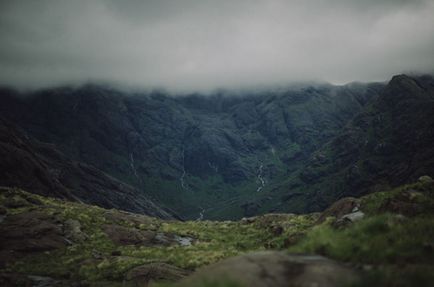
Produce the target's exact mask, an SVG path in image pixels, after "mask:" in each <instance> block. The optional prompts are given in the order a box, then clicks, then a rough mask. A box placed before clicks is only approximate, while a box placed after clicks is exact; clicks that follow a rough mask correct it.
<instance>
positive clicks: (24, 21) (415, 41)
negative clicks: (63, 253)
mask: <svg viewBox="0 0 434 287" xmlns="http://www.w3.org/2000/svg"><path fill="white" fill-rule="evenodd" d="M0 39H1V45H0V84H9V85H14V86H18V87H30V88H31V87H42V86H50V85H60V84H66V83H81V82H86V81H110V82H115V83H121V84H125V85H133V86H139V87H164V88H167V89H173V90H209V89H214V88H217V87H223V88H237V87H249V86H252V85H273V84H284V83H290V82H295V81H306V80H321V81H330V82H334V83H343V82H348V81H353V80H359V81H373V80H380V81H381V80H386V79H388V78H389V77H390V76H391V75H393V74H396V73H400V72H407V71H414V72H433V70H434V1H431V0H363V1H361V0H311V1H309V0H291V1H290V0H288V1H284V0H263V1H260V0H249V1H248V0H239V1H235V0H232V1H226V0H219V1H209V0H197V1H192V0H190V1H182V0H177V1H165V0H153V1H151V0H149V1H140V0H131V1H116V0H94V1H84V0H83V1H79V0H78V1H77V0H74V1H68V0H65V1H59V0H52V1H48V0H42V1H12V0H11V1H0Z"/></svg>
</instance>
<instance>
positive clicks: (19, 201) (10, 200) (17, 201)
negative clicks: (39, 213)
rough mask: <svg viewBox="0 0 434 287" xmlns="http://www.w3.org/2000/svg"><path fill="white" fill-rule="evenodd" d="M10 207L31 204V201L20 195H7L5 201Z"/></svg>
mask: <svg viewBox="0 0 434 287" xmlns="http://www.w3.org/2000/svg"><path fill="white" fill-rule="evenodd" d="M3 204H4V205H5V206H6V207H8V208H20V207H26V206H29V205H30V203H29V202H28V201H27V200H25V199H24V198H22V197H21V196H19V195H15V196H11V197H7V198H6V199H5V200H4V203H3Z"/></svg>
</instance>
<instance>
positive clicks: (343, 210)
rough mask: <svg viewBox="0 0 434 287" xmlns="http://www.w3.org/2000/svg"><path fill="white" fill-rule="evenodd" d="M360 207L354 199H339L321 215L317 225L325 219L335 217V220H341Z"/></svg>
mask: <svg viewBox="0 0 434 287" xmlns="http://www.w3.org/2000/svg"><path fill="white" fill-rule="evenodd" d="M359 207H360V201H359V199H357V198H354V197H345V198H342V199H339V200H338V201H336V202H335V203H333V204H332V205H331V206H330V207H329V208H327V209H326V210H325V211H324V212H323V213H321V215H320V217H319V218H318V221H317V223H322V222H324V221H325V220H326V218H327V217H335V218H336V219H337V220H339V219H341V218H342V216H344V215H346V214H349V213H352V212H356V211H357V210H358V209H359Z"/></svg>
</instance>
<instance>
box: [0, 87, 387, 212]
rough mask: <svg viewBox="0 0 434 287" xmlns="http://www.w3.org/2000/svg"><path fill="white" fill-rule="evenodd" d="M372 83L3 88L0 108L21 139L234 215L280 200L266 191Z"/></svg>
mask: <svg viewBox="0 0 434 287" xmlns="http://www.w3.org/2000/svg"><path fill="white" fill-rule="evenodd" d="M382 87H383V86H382V85H381V84H366V85H365V84H351V85H346V86H339V87H338V86H331V85H317V86H305V87H298V88H292V89H281V90H269V91H260V92H257V91H256V92H249V93H247V92H246V93H238V94H236V95H235V94H232V93H229V92H222V93H217V94H214V95H210V96H203V95H189V96H169V95H166V94H164V93H150V94H131V93H121V92H119V91H116V90H112V89H109V88H105V87H100V86H91V85H89V86H84V87H81V88H77V89H70V88H59V89H50V90H44V91H39V92H35V93H30V94H27V95H21V97H20V96H19V95H16V94H14V92H13V91H3V92H2V93H1V97H2V98H1V102H2V103H3V104H2V106H1V108H0V109H1V113H2V114H3V115H4V116H5V117H7V118H8V119H9V120H10V121H12V122H14V123H16V124H17V125H19V126H20V127H22V128H23V129H24V130H25V131H26V132H28V133H29V134H30V135H31V136H33V137H35V138H37V139H38V140H40V141H43V142H49V143H53V144H55V145H56V148H58V149H59V150H61V151H62V152H63V153H64V154H66V155H67V156H68V157H70V158H72V159H74V160H76V161H80V162H84V163H87V164H90V165H92V166H95V167H96V168H98V169H100V170H102V171H103V172H105V173H107V174H110V175H111V176H113V177H115V178H117V179H118V180H120V181H123V182H127V183H128V184H130V185H132V186H134V187H136V188H137V189H140V190H141V191H142V192H143V194H145V195H147V196H149V197H151V198H153V199H155V200H159V201H161V202H163V203H164V204H165V205H167V206H169V207H170V208H173V209H174V210H176V211H177V212H178V213H179V214H182V215H183V216H185V217H187V218H193V219H196V218H200V216H201V214H202V215H204V216H205V218H239V217H242V216H244V215H252V214H255V213H258V212H263V211H261V210H260V209H263V210H264V211H271V210H272V209H273V208H274V207H276V206H278V205H280V204H281V203H282V200H281V196H283V195H282V194H280V195H279V194H277V195H274V191H275V190H276V188H277V189H278V188H279V187H280V186H282V183H284V182H285V181H286V180H287V179H288V178H291V177H293V176H294V174H295V173H294V172H295V171H297V170H298V169H299V168H300V167H301V166H302V165H303V164H304V163H305V162H306V161H307V160H308V159H309V157H310V155H311V154H312V152H314V151H315V150H316V149H318V148H319V147H321V146H322V145H323V144H324V143H325V142H327V141H329V140H331V139H332V138H333V137H334V136H336V135H337V134H338V133H339V132H340V131H341V130H342V128H343V127H344V126H345V125H346V123H347V122H348V121H349V120H350V119H351V118H352V117H353V116H354V115H355V114H357V113H359V112H360V111H362V110H363V108H364V107H365V106H366V104H367V103H369V102H370V101H371V100H372V99H374V98H376V97H377V94H378V92H379V90H381V88H382ZM255 199H258V202H259V203H258V204H259V206H260V207H259V209H258V207H257V206H256V203H252V200H255ZM265 205H266V206H267V207H264V208H263V207H262V206H265Z"/></svg>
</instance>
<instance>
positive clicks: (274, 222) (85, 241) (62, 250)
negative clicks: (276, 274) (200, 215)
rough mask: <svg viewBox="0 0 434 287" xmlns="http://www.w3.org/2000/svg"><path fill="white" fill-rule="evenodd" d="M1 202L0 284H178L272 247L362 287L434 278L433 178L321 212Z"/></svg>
mask: <svg viewBox="0 0 434 287" xmlns="http://www.w3.org/2000/svg"><path fill="white" fill-rule="evenodd" d="M348 202H350V203H351V202H355V203H357V208H356V209H354V210H351V209H350V211H349V213H350V214H354V213H357V212H358V213H359V214H361V213H363V214H364V216H362V217H360V218H359V219H358V220H353V221H351V220H350V221H348V220H343V219H344V218H345V216H343V214H342V212H341V211H342V210H343V209H344V208H347V207H348ZM339 204H340V205H339ZM342 204H344V205H342ZM345 204H347V207H345ZM0 205H1V211H2V214H4V215H5V217H4V216H3V217H2V218H3V222H1V223H0V229H1V230H0V232H1V233H0V238H1V240H2V250H1V251H2V252H0V254H1V256H0V258H1V259H2V260H1V263H2V264H3V265H2V270H1V272H0V275H1V276H0V280H3V279H4V278H5V276H11V274H21V275H22V274H25V275H38V276H47V277H50V278H55V279H56V280H60V282H62V283H63V284H66V285H67V284H69V283H71V282H81V283H83V284H88V285H90V286H117V285H119V286H120V285H122V284H123V285H122V286H130V285H131V286H134V284H136V283H137V280H144V279H143V278H145V279H146V280H156V281H158V282H160V281H161V280H163V281H165V280H168V281H173V280H175V281H176V280H179V279H180V278H182V277H184V276H187V275H188V274H189V273H191V272H192V271H194V270H196V269H197V268H199V267H202V266H205V265H209V264H212V263H215V262H217V261H221V260H222V259H225V258H228V257H232V256H236V255H241V254H246V253H248V252H252V251H258V250H267V249H274V250H288V251H289V252H291V253H303V254H306V253H307V254H318V255H323V256H326V257H328V258H331V259H335V260H337V261H339V262H345V263H347V264H348V266H351V267H352V268H354V269H355V270H357V272H359V273H360V274H362V281H361V282H360V285H361V286H374V285H375V286H414V284H417V286H429V284H430V283H431V282H432V280H434V277H433V275H432V274H434V272H433V271H434V268H433V266H434V242H433V238H434V183H433V181H432V180H430V179H429V178H425V179H423V180H421V181H419V182H417V183H414V184H410V185H405V186H401V187H398V188H395V189H393V190H389V191H383V192H377V193H372V194H370V195H367V196H364V197H362V198H360V199H348V200H345V199H344V200H343V201H341V202H337V203H336V205H338V207H339V206H341V207H339V208H336V207H335V208H333V206H331V207H330V208H329V209H328V210H326V211H325V212H324V213H323V215H324V216H321V217H320V215H319V214H315V213H314V214H307V215H292V214H268V215H264V216H258V217H253V218H246V219H243V220H240V221H223V222H217V221H187V222H181V221H167V220H160V219H155V218H151V217H147V216H142V215H136V214H132V213H126V212H120V211H117V210H106V209H102V208H99V207H95V206H89V205H84V204H79V203H70V202H64V201H60V200H55V199H51V198H45V197H41V196H37V195H33V194H30V193H27V192H24V191H22V190H18V189H9V188H3V189H1V193H0ZM349 206H350V208H353V206H352V205H349ZM357 209H359V210H357ZM339 212H341V213H339ZM326 215H327V216H326ZM322 217H325V218H324V220H323V219H322ZM35 219H37V221H32V220H35ZM28 222H36V224H33V226H29V225H26V224H27V223H28ZM41 224H42V225H41ZM50 224H51V225H50ZM38 226H39V227H38ZM57 227H58V229H56V228H57ZM6 228H8V229H6ZM20 228H26V230H21V229H20ZM47 230H52V231H51V232H47ZM20 232H21V234H22V237H23V236H24V235H25V238H20V237H19V235H20ZM56 236H57V237H56ZM59 239H64V241H59ZM11 240H14V241H11ZM14 242H15V243H17V244H16V245H14ZM3 243H5V244H3ZM8 250H9V251H11V250H13V251H14V252H15V253H14V254H15V255H14V256H13V258H10V257H7V256H4V254H5V251H8ZM143 270H145V271H143ZM2 276H3V277H2ZM2 278H3V279H2ZM22 278H25V277H22ZM140 278H141V279H140ZM0 282H1V281H0ZM162 284H164V285H162V286H167V285H166V283H162ZM198 284H199V283H198ZM237 284H238V283H237V282H207V283H206V284H205V283H204V284H202V283H200V284H199V285H197V286H221V287H224V286H238V285H237Z"/></svg>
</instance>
